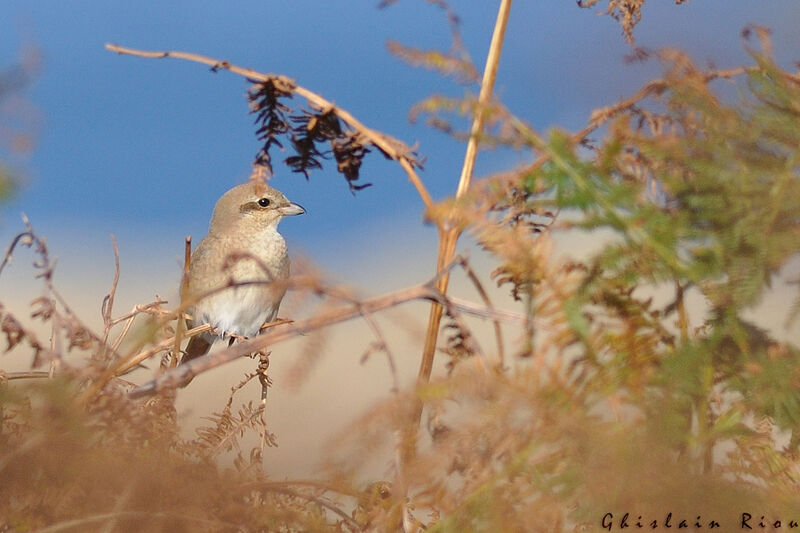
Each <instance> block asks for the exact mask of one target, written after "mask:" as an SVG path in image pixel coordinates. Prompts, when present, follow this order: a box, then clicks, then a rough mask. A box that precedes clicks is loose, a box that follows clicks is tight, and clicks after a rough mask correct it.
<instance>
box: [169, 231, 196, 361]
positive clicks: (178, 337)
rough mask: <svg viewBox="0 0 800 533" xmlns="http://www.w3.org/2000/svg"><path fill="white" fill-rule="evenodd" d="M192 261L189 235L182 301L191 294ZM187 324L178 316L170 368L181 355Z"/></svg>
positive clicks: (185, 248)
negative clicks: (190, 272) (190, 267)
mask: <svg viewBox="0 0 800 533" xmlns="http://www.w3.org/2000/svg"><path fill="white" fill-rule="evenodd" d="M191 261H192V237H191V236H189V235H187V236H186V240H185V241H184V247H183V273H182V274H181V301H182V302H184V301H186V298H187V296H188V294H189V266H190V265H191ZM185 329H186V323H185V322H184V321H183V320H182V319H181V315H178V323H177V324H176V325H175V342H174V343H173V345H172V358H171V359H170V361H169V366H170V368H175V366H176V365H177V364H178V358H179V356H180V353H181V341H182V340H183V332H184V330H185Z"/></svg>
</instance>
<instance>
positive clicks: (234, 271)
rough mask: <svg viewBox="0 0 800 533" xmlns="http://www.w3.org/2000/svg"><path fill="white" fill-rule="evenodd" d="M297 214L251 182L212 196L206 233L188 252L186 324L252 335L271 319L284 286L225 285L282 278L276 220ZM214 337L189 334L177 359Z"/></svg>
mask: <svg viewBox="0 0 800 533" xmlns="http://www.w3.org/2000/svg"><path fill="white" fill-rule="evenodd" d="M302 213H305V210H304V209H303V208H302V207H300V206H299V205H297V204H294V203H292V202H290V201H289V200H288V199H287V198H286V197H285V196H284V195H283V194H282V193H281V192H280V191H278V190H276V189H273V188H272V187H270V186H268V185H266V184H264V183H263V182H257V181H251V182H249V183H245V184H243V185H239V186H237V187H234V188H233V189H231V190H229V191H228V192H226V193H225V194H224V195H223V196H222V197H221V198H220V199H219V201H217V205H216V206H215V207H214V214H213V215H212V217H211V224H210V226H209V230H208V235H206V237H205V238H204V239H203V240H202V241H200V244H199V245H198V246H197V248H196V249H195V250H194V252H193V253H192V258H191V263H190V267H189V279H188V291H187V296H188V298H190V299H191V301H195V300H196V303H195V304H194V305H193V306H192V307H191V308H190V309H188V312H189V313H190V314H191V315H192V320H191V321H190V323H189V326H190V327H193V326H197V325H201V324H210V325H211V326H212V327H214V328H215V329H216V330H217V331H218V332H219V333H220V334H221V335H222V336H226V335H229V334H234V335H239V336H242V337H253V336H255V335H257V334H258V332H259V329H260V328H261V326H262V325H263V324H264V323H267V322H271V321H272V320H274V319H275V317H276V316H277V314H278V307H279V306H280V303H281V299H282V298H283V295H284V293H285V292H286V286H285V285H283V284H281V283H264V284H254V285H243V286H238V287H237V286H231V287H227V286H228V285H230V284H231V282H233V283H234V284H235V283H240V282H252V281H264V282H275V281H279V282H280V281H282V280H285V279H286V278H288V277H289V256H288V255H287V253H286V242H285V241H284V239H283V237H282V236H281V234H280V233H278V223H279V222H280V221H281V220H282V219H283V217H284V216H291V215H300V214H302ZM223 287H227V288H224V289H221V288H223ZM218 289H221V290H218ZM215 290H218V291H217V292H213V293H212V294H209V292H210V291H215ZM215 338H216V337H215V336H214V335H212V334H211V333H206V334H201V335H197V336H194V337H192V339H191V340H190V341H189V344H188V345H187V346H186V350H185V352H184V355H183V358H182V360H181V362H182V363H184V362H186V361H190V360H191V359H194V358H195V357H199V356H202V355H205V354H206V353H208V351H209V349H210V348H211V345H212V344H213V342H214V340H215Z"/></svg>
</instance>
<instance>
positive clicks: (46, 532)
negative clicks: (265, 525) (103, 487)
mask: <svg viewBox="0 0 800 533" xmlns="http://www.w3.org/2000/svg"><path fill="white" fill-rule="evenodd" d="M120 518H140V519H143V520H152V519H160V520H164V521H166V520H171V521H174V520H176V519H178V520H186V521H189V522H196V523H198V524H204V525H206V526H214V527H220V526H224V527H226V528H229V529H232V530H235V531H241V530H242V529H241V527H240V526H239V525H237V524H233V523H231V522H222V521H220V520H206V519H204V518H198V517H197V516H195V515H189V514H182V513H171V512H154V511H116V512H113V513H101V514H96V515H90V516H84V517H82V518H76V519H74V520H66V521H64V522H58V523H56V524H53V525H51V526H47V527H44V528H42V529H37V530H35V532H34V533H57V532H58V531H69V530H73V531H74V530H78V531H80V530H85V528H86V526H88V525H89V524H95V523H97V522H105V521H106V520H117V519H120Z"/></svg>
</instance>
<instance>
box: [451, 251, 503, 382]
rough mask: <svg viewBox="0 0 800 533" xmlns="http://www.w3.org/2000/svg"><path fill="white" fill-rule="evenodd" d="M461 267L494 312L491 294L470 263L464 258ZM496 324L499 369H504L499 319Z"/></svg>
mask: <svg viewBox="0 0 800 533" xmlns="http://www.w3.org/2000/svg"><path fill="white" fill-rule="evenodd" d="M461 267H462V268H463V269H464V272H466V274H467V278H469V280H470V281H471V282H472V284H473V285H474V286H475V289H476V290H477V291H478V294H479V295H480V297H481V299H482V300H483V303H484V304H485V305H486V307H487V308H489V309H490V310H492V311H493V312H494V306H493V305H492V301H491V299H489V294H488V293H487V292H486V290H485V289H484V288H483V285H482V284H481V281H480V280H479V279H478V276H477V275H476V274H475V271H473V270H472V267H471V266H470V265H469V262H468V261H467V260H466V258H464V259H463V260H462V262H461ZM492 322H493V323H494V335H495V339H496V341H497V357H498V359H499V361H498V366H499V368H503V364H504V360H505V356H504V353H503V352H504V350H503V331H502V329H501V328H500V320H499V319H497V318H494V319H492Z"/></svg>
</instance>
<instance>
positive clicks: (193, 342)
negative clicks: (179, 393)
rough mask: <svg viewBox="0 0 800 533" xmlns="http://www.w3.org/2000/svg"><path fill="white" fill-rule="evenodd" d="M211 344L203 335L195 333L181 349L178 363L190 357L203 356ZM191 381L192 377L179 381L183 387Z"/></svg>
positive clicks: (190, 358) (185, 361)
mask: <svg viewBox="0 0 800 533" xmlns="http://www.w3.org/2000/svg"><path fill="white" fill-rule="evenodd" d="M212 344H213V341H209V340H208V339H206V337H205V335H195V336H194V337H192V338H191V339H189V344H187V345H186V349H185V350H184V351H183V357H181V362H180V364H183V363H187V362H189V361H191V360H192V359H196V358H198V357H202V356H204V355H205V354H207V353H208V351H209V350H210V349H211V345H212ZM191 382H192V378H189V379H187V380H186V381H185V382H183V383H181V385H180V386H181V388H183V387H185V386H186V385H188V384H189V383H191Z"/></svg>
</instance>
